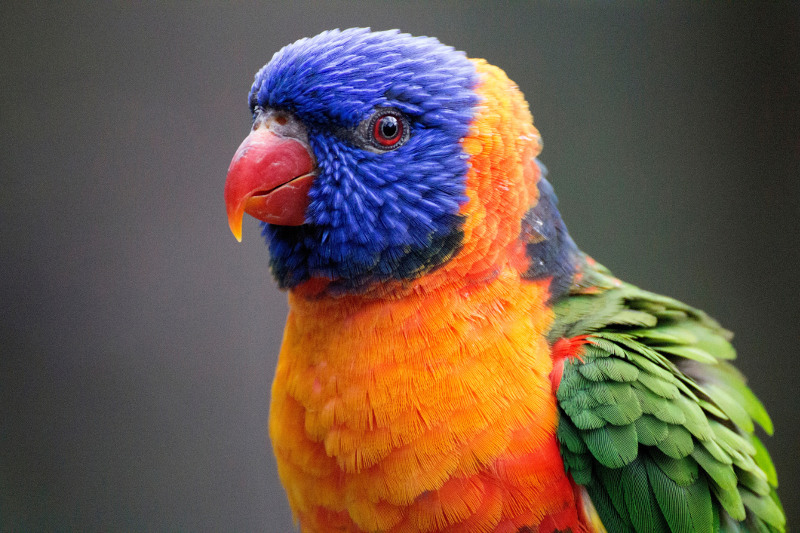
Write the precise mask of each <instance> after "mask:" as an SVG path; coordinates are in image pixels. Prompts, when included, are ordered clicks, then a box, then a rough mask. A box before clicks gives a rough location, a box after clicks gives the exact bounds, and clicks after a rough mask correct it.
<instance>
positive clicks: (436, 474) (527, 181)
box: [270, 60, 588, 533]
mask: <svg viewBox="0 0 800 533" xmlns="http://www.w3.org/2000/svg"><path fill="white" fill-rule="evenodd" d="M475 66H476V69H477V71H478V72H479V74H480V75H481V79H482V82H481V85H480V86H479V87H478V88H477V89H476V90H477V92H479V94H480V95H481V97H482V98H483V100H484V103H482V104H480V105H479V106H478V109H477V114H476V116H475V118H474V120H473V126H472V130H471V132H470V135H469V136H468V137H467V138H466V139H464V141H463V145H464V150H465V152H466V153H468V154H469V155H470V163H471V166H470V170H469V174H468V176H467V196H468V197H469V201H468V202H467V203H466V204H465V205H464V206H463V207H462V210H461V214H463V215H464V217H465V224H464V241H463V246H462V248H461V250H460V252H459V253H458V254H457V255H456V256H455V257H454V258H453V259H451V260H450V261H449V262H448V263H447V264H445V265H444V266H442V267H441V268H439V269H438V270H436V271H434V272H431V273H429V274H427V275H425V276H423V277H421V278H419V279H416V280H414V281H411V282H396V283H394V284H387V285H384V286H382V287H381V288H380V289H378V290H376V291H374V292H371V293H368V294H362V295H356V296H354V295H348V296H336V297H334V296H325V295H324V292H320V291H319V288H320V287H324V282H320V281H319V280H312V281H310V282H308V283H307V284H305V285H301V286H299V287H298V288H297V289H296V290H293V291H292V292H291V293H290V296H289V304H290V312H289V318H288V321H287V325H286V330H285V334H284V342H283V346H282V348H281V353H280V357H279V361H278V367H277V373H276V376H275V381H274V383H273V388H272V409H271V413H270V436H271V438H272V442H273V447H274V450H275V455H276V458H277V463H278V471H279V474H280V477H281V481H282V482H283V484H284V486H285V487H286V491H287V494H288V497H289V502H290V504H291V507H292V510H293V512H294V514H295V517H296V518H297V520H298V521H299V522H300V524H301V527H302V528H303V529H304V530H308V531H352V532H356V531H385V532H401V531H429V532H434V531H435V532H443V531H453V532H455V531H470V532H471V531H475V532H481V531H482V532H489V531H496V532H516V531H519V530H522V531H528V530H529V531H539V530H540V528H543V529H541V530H542V531H545V530H547V531H553V530H554V529H561V530H566V529H571V530H572V531H573V532H575V533H577V532H579V531H588V526H587V525H586V524H587V522H586V518H584V511H583V505H582V503H581V498H580V495H579V493H578V492H577V491H576V490H575V487H574V485H573V484H572V483H571V480H570V479H569V477H568V476H567V475H566V474H565V472H564V466H563V463H562V460H561V455H560V453H559V449H558V443H557V442H556V438H555V431H556V424H557V412H556V405H555V398H554V395H553V394H552V390H551V382H550V372H551V370H552V366H553V365H552V358H551V353H550V347H549V346H548V344H547V342H546V340H545V338H546V334H547V331H548V329H549V327H550V324H551V322H552V319H553V315H552V312H551V310H550V309H549V308H548V307H547V305H546V302H547V300H548V298H549V292H548V282H547V280H540V281H526V280H523V279H521V277H520V272H524V271H525V270H526V268H525V263H526V261H527V257H526V256H525V249H524V243H523V242H521V241H520V228H521V222H520V221H521V220H522V218H523V216H524V215H525V213H526V212H527V211H528V210H529V209H530V208H531V207H532V206H534V205H535V203H536V201H537V187H536V183H537V181H538V179H539V177H540V175H539V168H538V166H537V165H536V164H535V163H534V157H535V156H536V155H537V154H538V153H539V151H540V149H541V142H540V139H539V135H538V133H537V132H536V130H535V128H534V127H533V126H532V125H531V116H530V112H529V111H528V108H527V104H526V103H525V101H524V99H523V97H522V95H521V93H520V92H519V91H518V90H517V88H516V87H515V86H514V85H513V83H512V82H511V81H510V80H508V78H507V77H506V76H505V74H504V73H503V72H502V71H501V70H499V69H497V68H495V67H491V66H489V65H487V64H486V63H485V62H484V61H482V60H476V61H475ZM497 132H503V134H500V133H497ZM490 147H491V150H489V148H490ZM525 528H527V529H525Z"/></svg>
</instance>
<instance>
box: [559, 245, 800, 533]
mask: <svg viewBox="0 0 800 533" xmlns="http://www.w3.org/2000/svg"><path fill="white" fill-rule="evenodd" d="M554 310H555V313H556V320H555V324H554V326H553V329H552V331H551V332H550V339H549V340H550V341H551V343H554V342H555V341H557V340H558V339H560V338H571V337H575V336H577V335H589V338H588V341H589V344H587V345H585V346H584V348H583V351H582V353H581V359H582V361H581V360H579V359H575V358H573V359H569V360H567V361H565V364H564V372H563V375H562V378H561V382H560V384H559V387H558V391H557V398H558V403H559V410H560V415H561V416H560V421H559V426H558V439H559V442H560V444H561V451H562V455H563V457H564V465H565V467H566V469H567V471H568V472H569V473H570V474H571V475H572V477H573V479H574V480H575V482H576V483H578V484H580V485H584V486H585V487H586V489H587V491H588V493H589V496H590V497H591V499H592V502H593V503H594V506H595V508H596V509H597V512H598V513H599V515H600V518H601V519H602V521H603V524H604V525H605V527H606V529H607V530H608V531H609V532H625V531H630V532H634V531H635V532H642V533H652V532H671V531H672V532H677V531H681V532H704V531H722V532H740V531H763V532H783V531H785V527H786V526H785V516H784V513H783V509H782V507H781V504H780V501H779V500H778V497H777V495H776V492H775V488H776V487H777V477H776V475H775V468H774V467H773V465H772V462H771V460H770V458H769V454H768V453H767V451H766V449H765V448H764V446H763V445H762V444H761V442H760V441H759V440H758V438H757V437H756V436H755V435H754V434H753V431H754V422H755V423H756V424H758V425H760V426H761V427H762V428H763V429H764V430H765V431H766V432H767V433H770V434H771V433H772V422H771V421H770V418H769V416H768V415H767V413H766V411H765V410H764V407H763V406H762V404H761V402H760V401H759V400H758V398H756V396H755V395H754V394H753V393H752V391H750V389H749V388H748V387H747V386H746V385H745V381H744V378H743V377H742V375H741V374H740V373H739V372H738V371H737V370H736V369H735V368H734V367H733V366H731V365H730V364H729V363H728V362H727V361H728V360H731V359H734V357H735V355H736V354H735V351H734V349H733V347H732V346H731V344H730V342H729V339H730V334H729V333H728V332H727V331H725V330H724V329H722V328H721V327H720V326H719V325H718V324H717V323H716V322H715V321H714V320H712V319H711V318H709V317H708V316H707V315H706V314H705V313H703V312H702V311H698V310H696V309H693V308H692V307H689V306H688V305H685V304H683V303H681V302H678V301H677V300H673V299H672V298H667V297H664V296H660V295H657V294H653V293H650V292H646V291H643V290H640V289H638V288H637V287H634V286H632V285H629V284H626V283H622V282H620V281H619V280H617V279H615V278H614V277H613V276H612V275H611V273H610V272H608V271H607V270H606V269H605V268H603V267H602V266H600V265H597V264H596V263H593V262H592V261H591V260H587V262H586V264H585V266H584V268H583V271H582V273H581V274H580V276H579V281H577V282H576V283H574V284H573V287H572V288H571V290H570V293H569V294H567V295H565V296H563V297H562V298H560V299H559V300H557V301H556V302H555V306H554Z"/></svg>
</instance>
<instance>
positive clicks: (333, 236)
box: [250, 29, 478, 292]
mask: <svg viewBox="0 0 800 533" xmlns="http://www.w3.org/2000/svg"><path fill="white" fill-rule="evenodd" d="M476 83H477V75H476V73H475V68H474V67H473V65H472V63H471V62H470V61H469V60H468V59H467V58H466V57H465V56H464V55H463V54H462V53H459V52H456V51H454V50H453V49H452V48H450V47H446V46H444V45H442V44H440V43H439V42H438V41H436V40H435V39H432V38H425V37H411V36H408V35H405V34H400V33H397V32H395V31H390V32H377V33H371V32H369V31H368V30H365V29H351V30H345V31H341V32H340V31H338V30H336V31H331V32H325V33H322V34H320V35H317V36H316V37H313V38H310V39H302V40H300V41H297V42H296V43H294V44H292V45H289V46H287V47H285V48H283V49H282V50H280V51H279V52H278V53H276V54H275V56H273V58H272V60H271V61H270V62H269V63H268V64H267V65H266V66H264V68H262V69H261V70H260V71H259V72H258V74H256V79H255V82H254V83H253V87H252V89H251V91H250V106H251V108H252V109H253V110H254V111H255V110H257V108H275V109H284V110H288V111H290V112H291V113H293V114H294V116H295V117H297V118H298V119H299V120H300V121H301V122H302V123H303V124H304V125H305V127H306V129H307V133H308V142H309V144H310V146H311V148H312V150H313V152H314V156H315V157H316V160H317V167H318V172H319V174H318V176H317V177H316V178H315V180H314V184H313V185H312V188H311V190H310V192H309V197H310V203H309V206H308V210H307V211H306V221H307V224H305V225H302V226H291V227H290V226H275V225H271V224H265V225H264V235H265V236H266V238H267V242H268V243H269V246H270V255H271V262H272V270H273V273H274V275H275V277H276V279H277V280H278V283H279V284H280V286H281V287H283V288H291V287H294V286H296V285H298V284H299V283H302V282H304V281H306V280H308V279H310V278H325V279H329V280H331V285H330V288H331V290H334V291H340V292H354V291H360V290H364V289H365V288H367V287H368V286H370V285H371V284H374V283H378V282H381V281H386V280H391V279H410V278H414V277H417V276H420V275H422V274H424V273H425V272H428V271H430V270H431V269H434V268H436V267H437V266H440V265H441V264H443V263H444V262H446V261H447V260H448V259H449V258H450V257H452V256H453V255H454V254H455V253H457V252H458V250H459V248H460V246H461V241H462V237H463V232H462V230H461V226H462V220H461V217H459V215H458V212H459V208H460V206H461V205H462V204H463V203H464V202H465V201H466V199H467V198H466V196H465V177H466V173H467V168H468V157H467V155H466V154H464V152H463V151H462V150H461V145H460V143H459V141H460V139H462V138H463V137H464V136H465V135H466V134H467V132H468V129H469V125H470V121H471V120H472V117H473V113H474V107H475V105H476V103H477V102H478V97H477V95H476V94H475V91H474V87H475V85H476Z"/></svg>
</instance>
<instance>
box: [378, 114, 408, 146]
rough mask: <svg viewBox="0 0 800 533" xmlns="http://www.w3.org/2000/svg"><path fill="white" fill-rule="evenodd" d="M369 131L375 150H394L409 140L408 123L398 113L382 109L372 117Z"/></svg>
mask: <svg viewBox="0 0 800 533" xmlns="http://www.w3.org/2000/svg"><path fill="white" fill-rule="evenodd" d="M368 131H369V132H370V134H371V141H372V144H373V146H375V148H378V149H381V150H394V149H395V148H399V147H400V146H402V145H403V143H405V142H406V141H407V140H408V134H409V131H408V121H407V120H406V118H405V117H404V116H403V115H402V114H401V113H399V112H398V111H394V110H386V109H382V110H380V111H378V112H377V113H375V114H374V115H373V116H372V118H371V120H370V126H369V130H368Z"/></svg>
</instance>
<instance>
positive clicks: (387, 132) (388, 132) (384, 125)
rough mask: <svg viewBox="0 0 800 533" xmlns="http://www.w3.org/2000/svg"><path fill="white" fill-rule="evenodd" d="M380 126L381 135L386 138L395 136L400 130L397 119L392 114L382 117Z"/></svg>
mask: <svg viewBox="0 0 800 533" xmlns="http://www.w3.org/2000/svg"><path fill="white" fill-rule="evenodd" d="M380 128H381V129H380V131H381V135H382V136H383V137H384V138H385V139H391V138H393V137H394V136H395V135H397V133H398V132H399V131H400V127H399V126H398V124H397V119H396V118H395V117H393V116H391V115H390V116H388V117H383V118H382V119H381V126H380Z"/></svg>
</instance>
